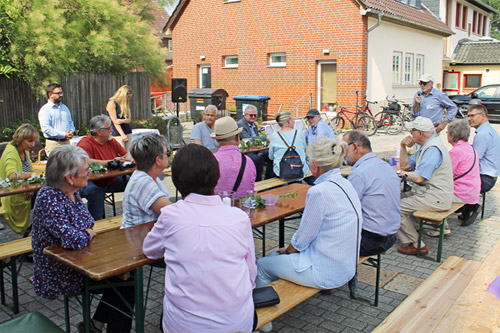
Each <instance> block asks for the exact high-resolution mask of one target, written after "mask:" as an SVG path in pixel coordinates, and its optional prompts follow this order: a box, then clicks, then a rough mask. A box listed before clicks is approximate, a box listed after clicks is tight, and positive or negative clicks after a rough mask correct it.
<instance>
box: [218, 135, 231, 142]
mask: <svg viewBox="0 0 500 333" xmlns="http://www.w3.org/2000/svg"><path fill="white" fill-rule="evenodd" d="M215 140H217V142H233V141H236V135H233V136H230V137H229V138H224V139H217V138H215Z"/></svg>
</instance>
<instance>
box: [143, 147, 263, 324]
mask: <svg viewBox="0 0 500 333" xmlns="http://www.w3.org/2000/svg"><path fill="white" fill-rule="evenodd" d="M218 179H219V166H218V163H217V160H216V159H215V157H214V155H213V154H212V153H211V152H210V151H209V150H208V149H207V148H205V147H203V146H200V145H196V144H189V145H187V146H185V147H184V148H182V149H180V150H179V151H178V153H177V154H176V155H175V159H174V162H173V164H172V180H173V182H174V185H175V187H176V188H177V189H178V190H179V192H180V193H181V194H182V198H183V200H179V201H178V202H176V203H175V204H172V205H169V206H166V207H164V208H162V210H161V215H160V217H159V218H158V221H157V222H156V223H155V225H154V227H153V229H152V230H151V231H150V232H149V234H148V235H147V236H146V239H145V240H144V245H143V251H144V254H145V255H146V256H147V257H148V258H151V259H159V258H163V260H164V261H165V264H166V270H165V297H164V299H163V319H162V325H163V331H164V332H185V333H189V332H236V331H238V332H250V331H252V330H253V329H255V327H256V324H257V320H256V315H255V310H254V305H253V299H252V289H253V288H254V287H255V283H254V280H255V277H256V275H257V269H256V266H255V249H254V242H253V237H252V227H251V224H250V220H249V218H248V216H247V215H246V214H245V213H244V212H243V211H242V210H240V209H238V208H235V207H228V206H225V205H224V204H223V203H222V200H221V199H220V197H219V196H217V195H214V188H215V185H217V181H218Z"/></svg>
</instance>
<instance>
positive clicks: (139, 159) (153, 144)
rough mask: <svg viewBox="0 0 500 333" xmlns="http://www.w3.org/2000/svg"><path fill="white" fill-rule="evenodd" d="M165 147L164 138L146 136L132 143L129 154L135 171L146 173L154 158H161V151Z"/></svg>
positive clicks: (156, 135) (165, 141) (154, 135)
mask: <svg viewBox="0 0 500 333" xmlns="http://www.w3.org/2000/svg"><path fill="white" fill-rule="evenodd" d="M167 147H168V142H167V139H165V137H164V136H161V135H159V134H148V135H145V136H143V137H142V138H139V139H137V140H135V141H134V143H132V147H131V148H130V154H131V155H132V157H133V158H134V160H135V163H136V164H137V169H138V170H141V171H145V172H147V171H149V170H151V168H152V167H153V165H154V164H155V161H156V157H157V156H162V155H163V153H164V151H163V149H164V148H167ZM167 149H168V148H167Z"/></svg>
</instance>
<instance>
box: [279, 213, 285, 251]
mask: <svg viewBox="0 0 500 333" xmlns="http://www.w3.org/2000/svg"><path fill="white" fill-rule="evenodd" d="M284 246H285V219H280V221H279V247H280V248H282V247H284Z"/></svg>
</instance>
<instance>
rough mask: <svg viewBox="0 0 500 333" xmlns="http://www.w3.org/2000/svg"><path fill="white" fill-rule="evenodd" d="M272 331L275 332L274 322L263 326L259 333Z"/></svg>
mask: <svg viewBox="0 0 500 333" xmlns="http://www.w3.org/2000/svg"><path fill="white" fill-rule="evenodd" d="M272 330H273V322H272V321H270V322H268V323H267V324H265V325H262V327H261V328H259V332H264V333H268V332H271V331H272Z"/></svg>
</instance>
